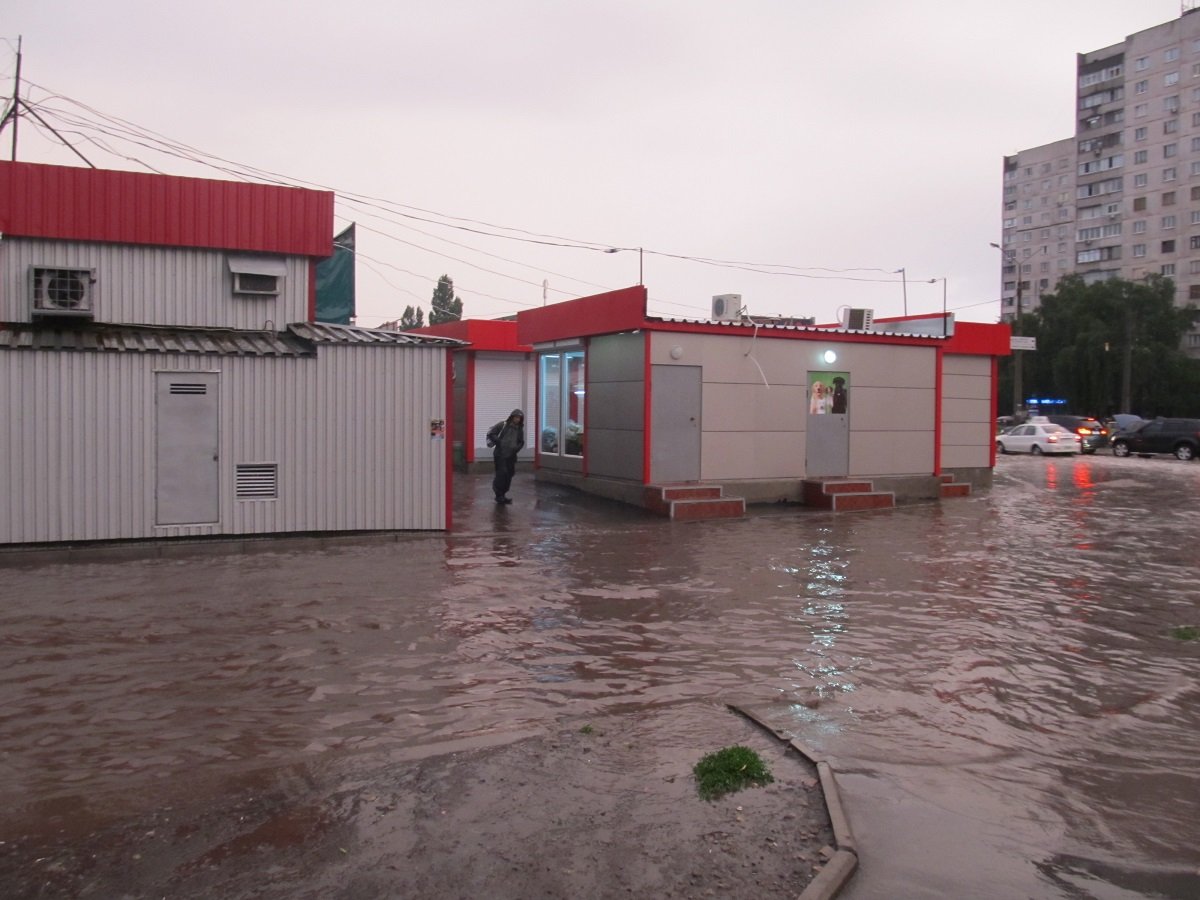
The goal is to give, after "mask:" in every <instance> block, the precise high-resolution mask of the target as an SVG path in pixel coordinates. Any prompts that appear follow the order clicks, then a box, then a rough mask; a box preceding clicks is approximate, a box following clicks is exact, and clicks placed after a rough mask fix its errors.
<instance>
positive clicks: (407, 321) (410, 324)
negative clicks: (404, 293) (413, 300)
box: [400, 306, 433, 331]
mask: <svg viewBox="0 0 1200 900" xmlns="http://www.w3.org/2000/svg"><path fill="white" fill-rule="evenodd" d="M432 321H433V317H432V316H430V324H432ZM424 325H425V312H424V310H422V309H421V307H419V306H418V307H417V308H416V310H415V311H414V310H413V308H412V307H411V306H406V307H404V315H402V316H401V317H400V330H401V331H408V330H409V329H410V328H421V327H423V326H424Z"/></svg>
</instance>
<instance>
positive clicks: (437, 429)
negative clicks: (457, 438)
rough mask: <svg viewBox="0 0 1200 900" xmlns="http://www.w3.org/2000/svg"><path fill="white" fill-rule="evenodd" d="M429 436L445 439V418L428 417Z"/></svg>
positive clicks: (436, 439) (433, 438)
mask: <svg viewBox="0 0 1200 900" xmlns="http://www.w3.org/2000/svg"><path fill="white" fill-rule="evenodd" d="M429 437H430V439H431V440H435V441H444V440H445V439H446V420H445V419H430V420H429Z"/></svg>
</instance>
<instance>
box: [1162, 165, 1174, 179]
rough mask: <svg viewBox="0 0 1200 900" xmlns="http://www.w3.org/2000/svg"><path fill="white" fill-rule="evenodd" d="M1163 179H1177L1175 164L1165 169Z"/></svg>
mask: <svg viewBox="0 0 1200 900" xmlns="http://www.w3.org/2000/svg"><path fill="white" fill-rule="evenodd" d="M1162 180H1163V181H1174V180H1175V167H1174V166H1170V167H1169V168H1166V169H1163V174H1162Z"/></svg>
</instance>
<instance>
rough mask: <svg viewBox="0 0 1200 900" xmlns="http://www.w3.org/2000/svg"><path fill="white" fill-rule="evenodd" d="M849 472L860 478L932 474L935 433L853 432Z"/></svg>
mask: <svg viewBox="0 0 1200 900" xmlns="http://www.w3.org/2000/svg"><path fill="white" fill-rule="evenodd" d="M850 472H851V473H852V474H854V475H861V476H868V475H929V474H932V472H933V432H932V431H893V432H888V433H887V434H885V435H876V434H869V433H868V434H864V433H861V432H858V433H855V432H851V434H850Z"/></svg>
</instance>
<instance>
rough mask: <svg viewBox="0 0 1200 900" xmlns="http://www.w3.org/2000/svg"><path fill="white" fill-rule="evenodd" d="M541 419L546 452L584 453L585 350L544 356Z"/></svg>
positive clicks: (541, 444) (542, 445) (541, 439)
mask: <svg viewBox="0 0 1200 900" xmlns="http://www.w3.org/2000/svg"><path fill="white" fill-rule="evenodd" d="M540 380H541V402H540V404H539V405H540V409H541V421H540V422H539V423H538V426H539V427H538V435H539V437H538V446H539V448H540V450H541V452H542V453H543V454H550V455H555V456H583V423H584V409H585V400H586V397H585V394H584V391H585V387H584V384H585V379H584V354H583V351H582V350H570V351H567V352H565V353H547V354H543V355H542V357H541V379H540Z"/></svg>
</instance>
